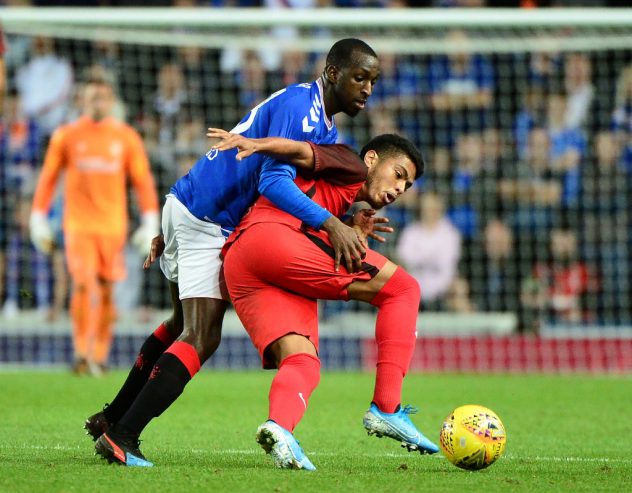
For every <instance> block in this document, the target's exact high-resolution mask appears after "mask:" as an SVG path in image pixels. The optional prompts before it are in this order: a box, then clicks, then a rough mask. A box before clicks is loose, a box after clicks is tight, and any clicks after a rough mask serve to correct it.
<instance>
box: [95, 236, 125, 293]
mask: <svg viewBox="0 0 632 493" xmlns="http://www.w3.org/2000/svg"><path fill="white" fill-rule="evenodd" d="M95 238H96V251H97V273H98V275H99V278H100V279H102V280H104V281H108V282H115V281H120V280H121V279H124V278H125V275H126V273H127V272H126V269H125V237H124V236H106V235H97V236H95Z"/></svg>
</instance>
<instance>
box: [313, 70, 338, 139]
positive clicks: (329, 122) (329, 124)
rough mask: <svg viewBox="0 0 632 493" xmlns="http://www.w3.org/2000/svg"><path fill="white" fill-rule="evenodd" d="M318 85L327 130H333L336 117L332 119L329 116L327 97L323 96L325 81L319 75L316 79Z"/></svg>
mask: <svg viewBox="0 0 632 493" xmlns="http://www.w3.org/2000/svg"><path fill="white" fill-rule="evenodd" d="M316 86H317V87H318V97H319V99H320V104H321V107H322V108H323V118H324V120H325V124H326V125H327V130H331V129H332V128H333V126H334V117H333V116H332V117H331V120H330V119H329V117H328V116H327V111H325V98H323V81H322V79H321V78H320V77H319V78H318V79H316Z"/></svg>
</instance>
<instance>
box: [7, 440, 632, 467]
mask: <svg viewBox="0 0 632 493" xmlns="http://www.w3.org/2000/svg"><path fill="white" fill-rule="evenodd" d="M1 448H2V449H5V450H6V449H11V450H64V451H76V450H83V449H85V448H86V447H81V446H79V445H76V446H74V447H71V446H68V445H60V444H57V445H32V444H23V445H3V446H2V447H1ZM87 449H88V450H89V449H90V447H89V446H88V447H87ZM171 450H172V451H174V452H189V453H194V454H209V455H259V454H261V450H259V449H222V450H206V449H183V448H177V449H171ZM309 455H310V456H311V455H313V456H318V457H338V456H340V455H341V454H339V453H335V452H310V454H309ZM353 455H354V456H356V457H358V456H359V457H368V458H379V457H389V458H393V457H395V458H410V457H414V455H411V454H410V453H407V452H401V453H395V452H387V453H382V454H367V453H362V454H353ZM426 458H432V459H444V457H443V456H442V455H441V454H436V455H431V456H428V457H424V459H426ZM502 460H509V461H519V460H522V461H535V462H588V463H604V462H610V463H615V464H632V458H630V459H627V458H623V457H621V458H613V457H573V456H570V457H558V456H541V455H535V456H523V455H513V454H512V455H505V456H503V457H502Z"/></svg>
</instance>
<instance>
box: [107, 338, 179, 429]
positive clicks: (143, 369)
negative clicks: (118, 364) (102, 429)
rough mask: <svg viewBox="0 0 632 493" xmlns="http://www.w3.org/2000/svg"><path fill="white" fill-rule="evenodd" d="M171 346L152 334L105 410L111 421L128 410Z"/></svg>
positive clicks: (116, 419)
mask: <svg viewBox="0 0 632 493" xmlns="http://www.w3.org/2000/svg"><path fill="white" fill-rule="evenodd" d="M167 347H169V346H168V345H165V343H164V342H162V341H161V340H160V339H158V337H156V336H155V335H154V334H151V335H150V336H149V337H148V338H147V339H145V342H144V343H143V346H142V347H141V348H140V351H139V353H138V357H137V358H136V361H135V362H134V366H132V369H131V370H130V372H129V375H127V379H126V380H125V383H124V384H123V386H122V387H121V390H119V392H118V394H116V397H115V398H114V400H113V401H112V402H111V403H110V405H108V406H107V407H106V408H105V409H104V410H103V412H104V414H105V418H106V419H107V420H108V421H109V422H110V423H116V422H118V420H119V419H121V417H123V415H124V414H125V413H126V412H127V410H128V409H129V407H130V406H131V405H132V402H134V400H135V399H136V397H137V396H138V393H139V392H140V391H141V390H142V388H143V386H144V385H145V384H146V383H147V379H148V378H149V374H150V373H151V370H152V368H153V367H154V365H155V364H156V361H158V358H159V357H160V355H161V354H162V353H164V352H165V350H166V349H167Z"/></svg>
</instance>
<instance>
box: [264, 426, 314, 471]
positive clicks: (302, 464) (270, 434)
mask: <svg viewBox="0 0 632 493" xmlns="http://www.w3.org/2000/svg"><path fill="white" fill-rule="evenodd" d="M257 443H258V444H259V445H261V448H263V450H265V452H266V454H270V455H271V456H272V459H273V460H274V465H275V466H277V467H279V468H281V469H305V470H306V471H315V470H316V467H314V464H312V462H311V461H310V460H309V459H308V458H307V456H306V455H305V452H303V449H302V448H301V446H300V445H299V444H298V442H297V441H296V438H294V435H292V433H290V432H289V431H288V430H286V429H285V428H283V427H282V426H279V425H278V424H276V423H275V422H274V421H272V420H268V421H266V422H265V423H263V424H262V425H261V426H259V428H258V429H257Z"/></svg>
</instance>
